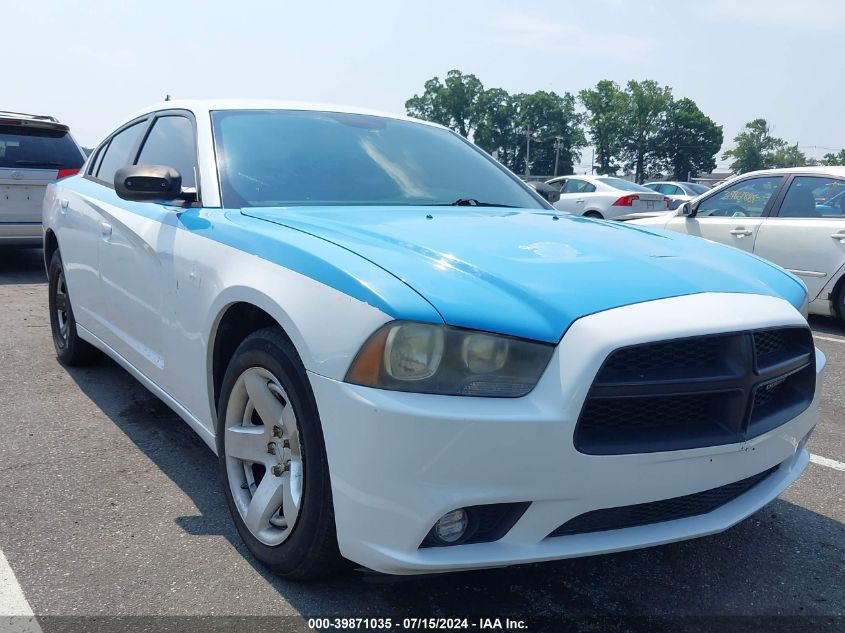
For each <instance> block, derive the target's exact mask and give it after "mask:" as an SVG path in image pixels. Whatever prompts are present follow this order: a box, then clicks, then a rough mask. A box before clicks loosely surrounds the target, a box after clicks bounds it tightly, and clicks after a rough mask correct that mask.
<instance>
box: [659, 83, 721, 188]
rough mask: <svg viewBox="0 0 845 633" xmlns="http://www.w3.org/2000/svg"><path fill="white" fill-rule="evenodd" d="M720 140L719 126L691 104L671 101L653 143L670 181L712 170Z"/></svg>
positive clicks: (689, 101) (689, 100) (683, 100)
mask: <svg viewBox="0 0 845 633" xmlns="http://www.w3.org/2000/svg"><path fill="white" fill-rule="evenodd" d="M723 140H724V137H723V135H722V126H721V125H716V123H715V122H714V121H713V119H711V118H710V117H708V116H707V115H705V114H704V113H703V112H702V111H701V110H700V109H699V108H698V106H697V105H696V103H695V101H693V100H692V99H678V100H677V101H672V103H671V104H670V105H669V108H668V109H667V112H666V116H665V122H664V125H663V127H662V128H661V130H660V131H659V132H658V135H657V138H656V142H655V145H656V148H657V149H656V153H657V155H658V156H660V160H659V164H660V167H661V169H663V170H665V171H666V172H667V173H669V174H671V178H672V179H673V180H687V178H688V177H690V176H697V175H698V174H700V173H702V172H709V171H713V169H715V167H716V160H715V157H716V154H717V153H718V152H719V149H720V148H721V147H722V141H723Z"/></svg>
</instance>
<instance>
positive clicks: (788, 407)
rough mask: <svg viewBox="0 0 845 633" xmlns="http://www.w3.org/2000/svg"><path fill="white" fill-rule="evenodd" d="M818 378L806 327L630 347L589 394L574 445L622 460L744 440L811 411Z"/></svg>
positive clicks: (606, 367) (606, 366)
mask: <svg viewBox="0 0 845 633" xmlns="http://www.w3.org/2000/svg"><path fill="white" fill-rule="evenodd" d="M815 375H816V374H815V350H814V347H813V339H812V336H811V334H810V331H809V329H808V328H806V327H789V328H777V329H767V330H758V331H753V332H736V333H730V334H718V335H711V336H699V337H692V338H686V339H676V340H670V341H660V342H656V343H646V344H643V345H636V346H632V347H627V348H622V349H619V350H616V351H615V352H613V353H612V354H610V356H609V357H608V358H607V360H606V361H605V363H604V365H603V366H602V368H601V369H600V370H599V373H598V375H597V376H596V379H595V381H594V382H593V385H592V387H591V388H590V391H589V393H588V395H587V399H586V401H585V403H584V407H583V408H582V410H581V415H580V416H579V418H578V424H577V426H576V429H575V437H574V441H575V447H576V448H577V449H578V450H579V451H581V452H583V453H588V454H593V455H619V454H624V453H647V452H655V451H670V450H681V449H687V448H697V447H701V446H714V445H719V444H730V443H734V442H740V441H743V440H745V439H748V438H751V437H755V436H756V435H759V434H761V433H765V432H766V431H769V430H771V429H772V428H775V427H776V426H779V425H780V424H783V423H784V422H787V421H788V420H790V419H792V418H794V417H795V416H796V415H798V414H800V413H801V412H802V411H804V410H805V409H806V408H807V407H808V406H809V405H810V403H811V402H812V398H813V394H814V392H815Z"/></svg>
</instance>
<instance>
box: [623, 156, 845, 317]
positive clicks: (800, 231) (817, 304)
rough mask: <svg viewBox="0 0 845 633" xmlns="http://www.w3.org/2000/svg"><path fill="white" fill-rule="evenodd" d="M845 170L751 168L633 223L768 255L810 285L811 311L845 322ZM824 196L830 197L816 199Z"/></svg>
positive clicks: (808, 286) (761, 255)
mask: <svg viewBox="0 0 845 633" xmlns="http://www.w3.org/2000/svg"><path fill="white" fill-rule="evenodd" d="M843 187H845V168H843V167H794V168H791V169H772V170H764V171H757V172H751V173H748V174H744V175H743V176H740V177H738V178H735V179H733V180H730V181H728V182H727V183H725V184H723V185H721V186H719V187H717V188H715V189H713V190H712V191H710V192H708V193H707V194H705V195H703V196H700V197H698V198H696V199H695V200H693V201H692V202H689V203H685V204H684V205H682V206H681V208H680V210H679V212H678V213H670V214H663V215H661V216H658V217H653V218H644V219H637V220H633V223H634V224H639V225H643V226H651V227H661V228H667V229H670V230H672V231H678V232H680V233H688V234H690V235H697V236H700V237H705V238H707V239H709V240H713V241H716V242H722V243H723V244H730V245H731V246H735V247H737V248H740V249H742V250H745V251H748V252H750V253H754V254H755V255H759V256H760V257H763V258H765V259H768V260H770V261H772V262H774V263H775V264H778V265H779V266H783V267H784V268H786V269H787V270H788V271H790V272H791V273H793V274H794V275H797V276H798V277H800V278H801V280H802V281H803V282H804V283H805V284H806V285H807V289H808V290H809V296H810V305H809V311H810V313H811V314H821V315H825V316H838V317H839V318H840V319H845V210H844V209H843V207H842V203H843V200H845V198H843V197H842V193H833V196H832V197H830V196H829V193H830V192H842V191H843ZM817 200H823V201H824V202H817Z"/></svg>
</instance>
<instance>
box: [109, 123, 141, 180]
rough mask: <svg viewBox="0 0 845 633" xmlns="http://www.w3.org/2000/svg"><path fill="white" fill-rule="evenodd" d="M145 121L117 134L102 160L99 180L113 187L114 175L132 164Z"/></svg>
mask: <svg viewBox="0 0 845 633" xmlns="http://www.w3.org/2000/svg"><path fill="white" fill-rule="evenodd" d="M144 123H145V122H144V121H141V122H139V123H135V124H134V125H131V126H130V127H128V128H126V129H125V130H122V131H120V132H118V133H117V134H115V135H114V136H113V137H112V140H111V142H110V143H109V146H108V147H107V148H106V149H105V152H104V153H103V158H102V159H100V167H99V168H98V169H97V180H102V181H103V182H105V183H107V184H109V185H111V184H112V183H114V173H115V172H116V171H117V170H118V169H120V168H121V167H126V166H127V165H131V164H132V159H133V158H135V156H134V155H133V150H134V149H135V147H137V145H138V140H139V138H140V136H141V133H142V132H143V131H144Z"/></svg>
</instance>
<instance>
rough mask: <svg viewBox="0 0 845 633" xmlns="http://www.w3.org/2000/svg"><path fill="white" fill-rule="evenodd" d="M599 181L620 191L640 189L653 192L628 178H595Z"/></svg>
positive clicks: (644, 191)
mask: <svg viewBox="0 0 845 633" xmlns="http://www.w3.org/2000/svg"><path fill="white" fill-rule="evenodd" d="M596 180H598V181H599V182H602V183H604V184H606V185H610V186H611V187H613V188H614V189H620V190H622V191H641V192H643V193H654V191H652V190H651V189H649V188H647V187H643V186H642V185H638V184H637V183H635V182H631V181H630V180H623V179H622V178H596Z"/></svg>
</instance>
